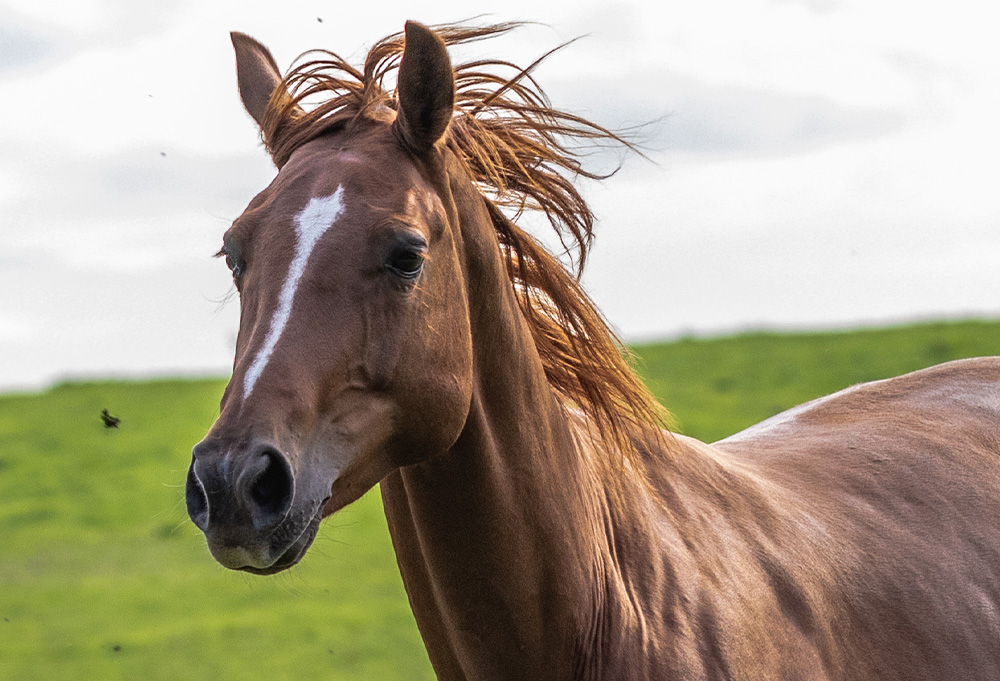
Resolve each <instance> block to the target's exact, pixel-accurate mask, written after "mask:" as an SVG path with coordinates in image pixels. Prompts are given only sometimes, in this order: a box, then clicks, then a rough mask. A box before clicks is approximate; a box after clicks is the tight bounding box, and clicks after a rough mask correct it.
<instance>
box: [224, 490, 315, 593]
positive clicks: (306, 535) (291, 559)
mask: <svg viewBox="0 0 1000 681" xmlns="http://www.w3.org/2000/svg"><path fill="white" fill-rule="evenodd" d="M322 519H323V504H320V505H319V509H318V510H317V511H316V513H315V514H314V515H313V516H312V518H311V519H310V520H309V522H308V523H306V526H305V527H304V528H302V532H300V533H299V535H298V536H297V537H296V538H295V539H294V540H293V541H292V543H291V545H290V546H289V547H288V548H287V549H286V550H285V552H284V553H282V554H281V555H280V556H278V559H277V560H276V561H274V563H272V564H271V565H269V566H267V567H263V568H259V567H253V566H252V565H244V566H243V567H238V568H235V569H236V570H240V571H242V572H249V573H250V574H252V575H260V576H262V577H266V576H268V575H275V574H278V573H279V572H283V571H285V570H287V569H289V568H291V567H294V566H295V565H297V564H298V562H299V561H300V560H302V557H303V556H305V555H306V551H308V550H309V547H310V546H312V543H313V541H314V540H315V539H316V533H317V532H319V524H320V521H321V520H322Z"/></svg>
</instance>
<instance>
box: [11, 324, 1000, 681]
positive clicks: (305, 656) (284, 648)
mask: <svg viewBox="0 0 1000 681" xmlns="http://www.w3.org/2000/svg"><path fill="white" fill-rule="evenodd" d="M635 350H636V353H637V355H638V360H639V364H640V368H641V371H642V373H643V374H644V376H645V377H646V378H647V380H648V382H649V384H650V386H651V387H652V388H653V390H654V391H655V392H656V394H657V395H658V396H659V397H660V398H661V400H662V401H663V402H664V404H666V405H667V406H669V407H670V409H671V410H672V411H673V413H674V414H675V416H676V418H677V420H678V422H679V424H680V427H681V429H682V430H683V431H684V432H686V433H688V434H690V435H694V436H696V437H700V438H702V439H707V440H714V439H718V438H720V437H724V436H725V435H728V434H730V433H732V432H735V431H736V430H739V429H741V428H743V427H745V426H748V425H750V424H752V423H754V422H756V421H759V420H761V419H763V418H766V417H768V416H771V415H772V414H774V413H776V412H778V411H781V410H782V409H785V408H787V407H790V406H793V405H795V404H798V403H800V402H803V401H805V400H808V399H811V398H813V397H817V396H819V395H822V394H826V393H830V392H833V391H835V390H838V389H840V388H843V387H845V386H847V385H850V384H853V383H857V382H860V381H865V380H871V379H876V378H884V377H887V376H891V375H895V374H899V373H903V372H906V371H909V370H913V369H917V368H920V367H924V366H928V365H931V364H935V363H938V362H941V361H946V360H949V359H955V358H959V357H969V356H975V355H984V354H1000V322H967V323H954V324H933V325H921V326H916V327H908V328H896V329H885V330H872V331H860V332H851V333H835V334H794V335H781V334H765V333H759V334H749V335H741V336H735V337H731V338H722V339H712V340H696V339H688V340H681V341H678V342H674V343H667V344H657V345H644V346H640V347H637V348H635ZM223 386H224V381H221V380H214V381H213V380H207V381H153V382H143V383H128V382H108V383H84V384H66V385H60V386H57V387H55V388H52V389H51V390H48V391H46V392H44V393H41V394H30V395H12V396H6V397H0V679H12V680H13V679H17V680H18V681H21V680H24V679H32V680H35V679H38V680H45V679H54V680H55V679H58V680H60V681H70V680H72V679H87V680H90V679H94V680H98V679H99V680H101V681H105V680H113V679H136V680H141V681H146V680H150V681H153V680H158V679H163V680H170V681H174V680H176V679H186V680H188V681H200V680H201V679H206V680H207V679H211V680H214V681H226V680H228V679H233V680H237V679H238V680H241V681H243V680H247V681H253V680H256V679H261V680H264V679H267V680H269V681H280V680H281V679H289V680H292V679H295V680H296V681H298V680H300V679H313V678H317V679H318V678H322V679H386V680H388V679H400V680H403V679H406V680H411V679H430V678H432V674H431V671H430V666H429V664H428V663H427V661H426V654H425V653H424V650H423V645H422V644H421V642H420V639H419V636H418V634H417V631H416V627H415V626H414V624H413V620H412V616H411V615H410V611H409V606H408V604H407V602H406V596H405V594H404V592H403V588H402V584H401V583H400V580H399V575H398V572H397V570H396V565H395V560H394V557H393V554H392V548H391V545H390V543H389V538H388V533H387V530H386V527H385V521H384V519H383V517H382V513H381V507H380V502H379V498H378V495H377V493H374V494H373V493H369V494H368V495H367V496H365V497H364V498H363V499H361V500H360V501H359V502H358V503H356V504H354V505H352V506H351V507H349V508H347V509H345V510H344V511H342V512H341V513H339V514H337V515H336V516H334V517H333V518H331V519H329V520H328V521H327V522H326V523H325V525H324V528H323V530H322V531H321V532H320V535H319V537H318V538H317V540H316V544H315V546H314V547H313V549H312V550H311V551H310V553H309V555H308V556H307V557H306V559H305V560H304V561H303V563H302V564H301V565H300V566H299V567H297V568H295V569H294V570H292V571H290V572H287V573H282V574H281V575H278V576H277V577H272V578H257V577H251V576H249V575H244V574H241V573H234V572H230V571H227V570H224V569H223V568H221V567H220V566H218V565H217V564H216V563H215V562H214V561H213V560H212V559H211V557H210V556H209V554H208V551H207V549H206V548H205V546H204V540H203V539H202V537H201V535H200V533H199V532H198V531H197V529H195V527H194V526H193V525H192V524H191V523H190V522H189V521H188V520H187V516H186V513H185V510H184V490H183V483H184V475H185V470H186V467H187V464H188V462H189V460H190V455H191V454H190V452H191V446H192V445H193V444H194V443H195V442H197V441H198V440H199V439H200V437H201V436H202V435H203V434H204V432H205V431H206V430H207V428H208V427H209V426H210V425H211V423H212V420H213V418H214V416H215V414H216V412H217V405H218V399H219V397H220V395H221V392H222V388H223ZM103 408H107V409H109V410H110V411H111V413H112V414H114V415H116V416H119V417H120V418H121V419H122V424H121V428H120V430H110V431H108V430H105V428H104V427H103V426H102V424H101V421H100V418H99V414H100V411H101V409H103Z"/></svg>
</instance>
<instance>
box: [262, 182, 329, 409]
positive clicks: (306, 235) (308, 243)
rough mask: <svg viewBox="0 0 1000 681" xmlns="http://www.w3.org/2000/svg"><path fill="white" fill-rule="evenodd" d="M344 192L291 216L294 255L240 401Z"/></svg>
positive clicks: (285, 319)
mask: <svg viewBox="0 0 1000 681" xmlns="http://www.w3.org/2000/svg"><path fill="white" fill-rule="evenodd" d="M343 196H344V188H343V187H337V191H335V192H334V193H333V194H332V195H330V196H325V197H314V198H312V199H309V203H307V204H306V207H305V208H303V209H302V211H301V212H300V213H299V214H298V215H296V216H295V236H296V237H297V238H296V241H295V255H294V257H292V262H291V264H290V265H289V266H288V276H287V277H286V278H285V283H284V284H283V285H282V286H281V293H280V294H279V295H278V308H277V309H276V310H275V311H274V316H273V317H272V318H271V328H270V329H269V330H268V332H267V338H265V339H264V345H262V346H261V348H260V350H258V351H257V356H256V357H254V360H253V364H251V365H250V368H249V369H247V372H246V374H245V375H244V376H243V399H246V398H248V397H250V393H251V392H253V386H254V384H255V383H256V382H257V379H258V378H260V374H261V372H262V371H264V367H266V366H267V362H268V360H270V359H271V353H272V352H274V346H276V345H277V344H278V339H279V338H281V334H282V332H283V331H284V330H285V325H286V324H288V318H289V317H290V316H291V314H292V302H293V301H294V300H295V290H296V289H297V288H298V286H299V280H300V279H301V278H302V273H303V272H305V271H306V263H307V262H308V261H309V256H310V255H311V254H312V252H313V248H315V247H316V242H318V241H319V238H320V237H321V236H323V234H325V233H326V230H328V229H330V227H332V226H333V223H335V222H336V221H337V219H338V218H339V217H340V214H341V213H343V212H344V201H343Z"/></svg>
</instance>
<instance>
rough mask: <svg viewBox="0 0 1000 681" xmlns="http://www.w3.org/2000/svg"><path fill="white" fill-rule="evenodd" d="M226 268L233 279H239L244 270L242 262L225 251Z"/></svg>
mask: <svg viewBox="0 0 1000 681" xmlns="http://www.w3.org/2000/svg"><path fill="white" fill-rule="evenodd" d="M225 253H226V267H228V268H229V271H230V272H232V273H233V279H239V278H240V275H242V274H243V270H244V268H245V266H244V264H243V261H242V260H240V259H239V258H238V257H237V256H236V255H235V254H234V253H232V252H230V251H226V252H225Z"/></svg>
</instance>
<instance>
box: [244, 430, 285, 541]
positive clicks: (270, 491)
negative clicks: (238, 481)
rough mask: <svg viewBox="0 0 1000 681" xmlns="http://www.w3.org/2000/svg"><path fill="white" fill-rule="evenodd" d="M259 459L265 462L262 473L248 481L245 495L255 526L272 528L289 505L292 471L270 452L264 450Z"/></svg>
mask: <svg viewBox="0 0 1000 681" xmlns="http://www.w3.org/2000/svg"><path fill="white" fill-rule="evenodd" d="M260 456H261V457H262V458H264V459H265V461H263V462H262V463H263V466H262V470H261V471H260V472H259V473H258V474H257V475H256V477H254V478H253V479H252V480H250V483H249V485H248V487H247V492H248V496H249V500H250V501H251V502H252V509H253V515H254V521H255V523H256V524H259V525H275V524H277V523H278V522H280V521H281V520H282V519H283V518H284V517H285V514H286V513H287V512H288V509H289V508H290V507H291V505H292V495H293V491H294V486H293V482H292V470H291V467H290V466H289V465H288V461H286V460H285V457H283V456H282V455H281V454H280V453H279V452H277V451H275V450H273V449H266V450H265V451H263V452H261V454H260ZM258 465H259V464H258ZM257 467H258V466H254V468H257Z"/></svg>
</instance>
